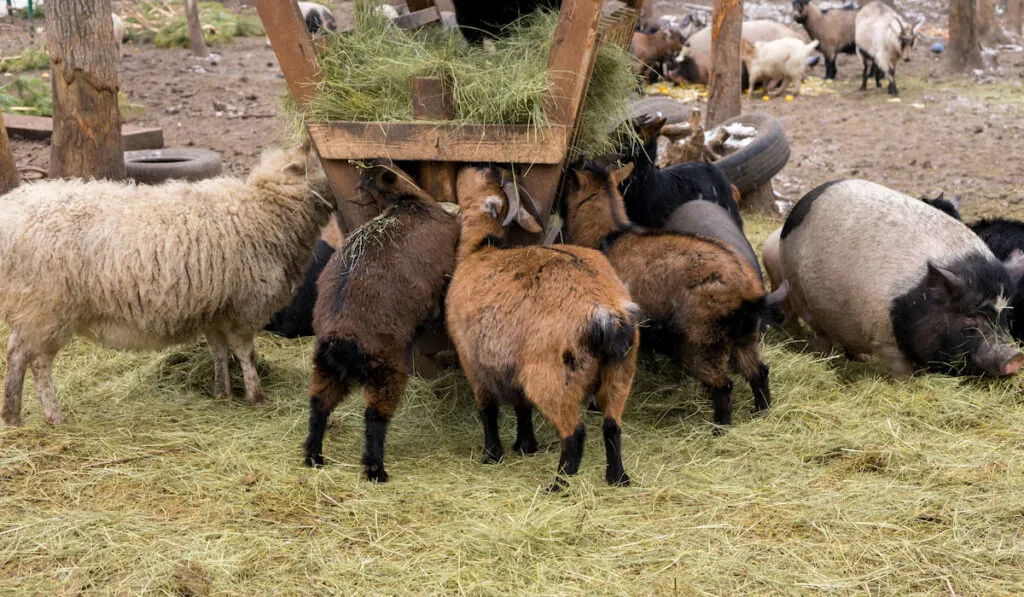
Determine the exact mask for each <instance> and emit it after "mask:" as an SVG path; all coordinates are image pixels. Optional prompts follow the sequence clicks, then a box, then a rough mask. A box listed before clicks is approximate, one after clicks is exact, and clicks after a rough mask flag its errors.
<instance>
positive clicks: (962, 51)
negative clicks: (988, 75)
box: [946, 0, 985, 72]
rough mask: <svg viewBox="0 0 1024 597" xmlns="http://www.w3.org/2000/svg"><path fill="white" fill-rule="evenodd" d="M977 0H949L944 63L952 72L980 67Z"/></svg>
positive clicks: (981, 62) (982, 63)
mask: <svg viewBox="0 0 1024 597" xmlns="http://www.w3.org/2000/svg"><path fill="white" fill-rule="evenodd" d="M977 6H978V0H949V47H947V48H946V65H947V66H948V67H949V68H950V69H951V70H953V71H954V72H962V71H965V70H968V69H972V68H982V67H983V66H985V62H984V61H983V60H982V58H981V43H980V42H979V41H978V23H977V15H978V10H977Z"/></svg>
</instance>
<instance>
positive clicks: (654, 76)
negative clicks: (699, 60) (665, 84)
mask: <svg viewBox="0 0 1024 597" xmlns="http://www.w3.org/2000/svg"><path fill="white" fill-rule="evenodd" d="M682 49H683V35H682V34H681V33H680V32H679V31H676V30H675V29H671V28H668V27H665V28H663V29H660V30H658V31H656V32H654V33H641V32H639V31H637V32H635V33H633V43H632V45H631V46H630V50H631V51H632V52H633V55H634V56H636V60H637V63H636V67H635V69H636V74H638V75H640V76H642V77H643V78H644V80H645V81H646V82H648V83H654V82H655V81H657V80H658V77H661V76H663V75H664V72H665V69H664V65H665V63H666V62H667V61H671V60H675V58H676V56H677V55H678V54H679V52H680V51H682Z"/></svg>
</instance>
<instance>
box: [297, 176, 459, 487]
mask: <svg viewBox="0 0 1024 597" xmlns="http://www.w3.org/2000/svg"><path fill="white" fill-rule="evenodd" d="M363 184H364V187H365V188H366V189H367V190H368V191H369V192H370V194H371V195H372V196H374V197H375V198H376V199H377V200H378V203H383V204H390V206H389V207H387V209H385V210H384V212H383V213H381V214H380V215H379V216H377V217H376V218H374V219H373V220H371V221H370V222H368V223H367V224H365V225H363V226H362V227H361V228H359V229H357V230H356V231H355V232H353V233H352V234H349V235H347V236H346V237H345V242H344V244H343V245H342V246H341V248H340V249H338V251H337V252H336V253H335V254H334V256H333V257H332V258H331V260H330V262H329V263H328V264H327V266H326V267H325V268H324V271H323V273H322V274H321V275H320V279H319V281H318V290H317V300H316V307H315V308H314V310H313V329H314V330H315V332H316V337H317V348H316V356H315V357H314V360H313V383H312V390H311V398H310V401H309V407H310V413H309V436H308V437H307V438H306V443H305V450H306V464H307V465H308V466H321V465H323V463H324V458H323V454H322V450H323V439H324V431H325V429H326V427H327V418H328V416H329V415H330V414H331V411H332V410H334V407H335V406H337V405H338V403H339V402H341V401H342V400H343V399H344V398H345V396H346V395H347V394H348V393H349V391H350V390H351V389H352V386H353V384H355V383H359V384H362V385H363V397H364V400H365V402H366V447H365V451H364V452H363V460H362V463H363V466H364V470H365V473H366V477H367V478H368V479H370V480H371V481H378V482H381V483H383V482H386V481H387V480H388V474H387V472H386V471H385V470H384V440H385V437H386V435H387V427H388V423H389V422H390V421H391V417H392V415H393V414H394V412H395V409H396V408H397V407H398V403H399V401H400V400H401V398H402V394H403V393H404V392H405V384H406V380H407V378H408V372H409V369H410V363H409V358H410V355H411V350H412V343H413V341H414V340H415V339H416V336H417V334H418V333H419V332H421V331H422V330H423V328H424V327H426V326H429V325H431V323H432V321H435V320H436V321H439V320H440V310H441V306H442V302H441V301H442V298H443V296H444V290H445V287H446V286H447V285H448V281H449V279H450V278H451V275H452V273H453V272H454V271H455V246H456V243H457V242H458V235H459V224H458V219H457V218H456V217H454V216H452V215H451V214H449V213H447V212H446V211H445V210H444V209H443V208H442V207H441V205H440V204H438V203H436V202H435V201H434V200H433V199H432V198H431V197H430V196H429V195H427V194H426V193H424V192H423V191H421V190H419V189H418V188H415V186H414V185H412V184H410V183H409V182H408V179H406V178H404V177H403V176H396V174H395V173H394V172H392V171H389V170H382V169H375V170H372V171H371V172H370V173H368V174H367V175H364V182H363Z"/></svg>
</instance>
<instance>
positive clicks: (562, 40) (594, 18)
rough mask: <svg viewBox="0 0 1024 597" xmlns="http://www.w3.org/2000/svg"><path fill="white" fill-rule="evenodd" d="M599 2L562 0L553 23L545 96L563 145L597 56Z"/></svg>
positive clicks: (584, 92) (580, 103)
mask: <svg viewBox="0 0 1024 597" xmlns="http://www.w3.org/2000/svg"><path fill="white" fill-rule="evenodd" d="M737 1H738V0H737ZM602 4H603V2H602V0H573V1H572V2H562V9H561V13H560V15H559V18H558V26H557V27H555V37H554V40H553V41H552V45H551V54H550V55H549V56H548V80H549V81H550V83H551V91H550V92H549V94H548V98H547V112H548V115H549V116H550V118H551V120H552V122H555V123H558V124H560V125H563V126H565V127H566V131H565V141H566V145H568V141H569V136H570V135H571V134H572V127H573V126H574V125H575V123H576V115H577V113H578V112H579V110H580V107H581V105H582V104H583V99H584V97H585V94H586V90H587V83H588V80H587V77H586V73H587V72H589V71H590V69H591V68H592V66H593V64H594V59H595V58H597V24H598V21H599V20H600V19H601V6H602Z"/></svg>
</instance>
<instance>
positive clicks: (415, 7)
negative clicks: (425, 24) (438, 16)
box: [405, 0, 434, 12]
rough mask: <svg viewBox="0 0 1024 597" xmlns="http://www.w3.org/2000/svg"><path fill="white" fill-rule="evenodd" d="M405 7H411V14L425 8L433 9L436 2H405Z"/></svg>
mask: <svg viewBox="0 0 1024 597" xmlns="http://www.w3.org/2000/svg"><path fill="white" fill-rule="evenodd" d="M405 5H406V6H408V7H409V12H416V11H417V10H423V9H425V8H433V7H434V0H405Z"/></svg>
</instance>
